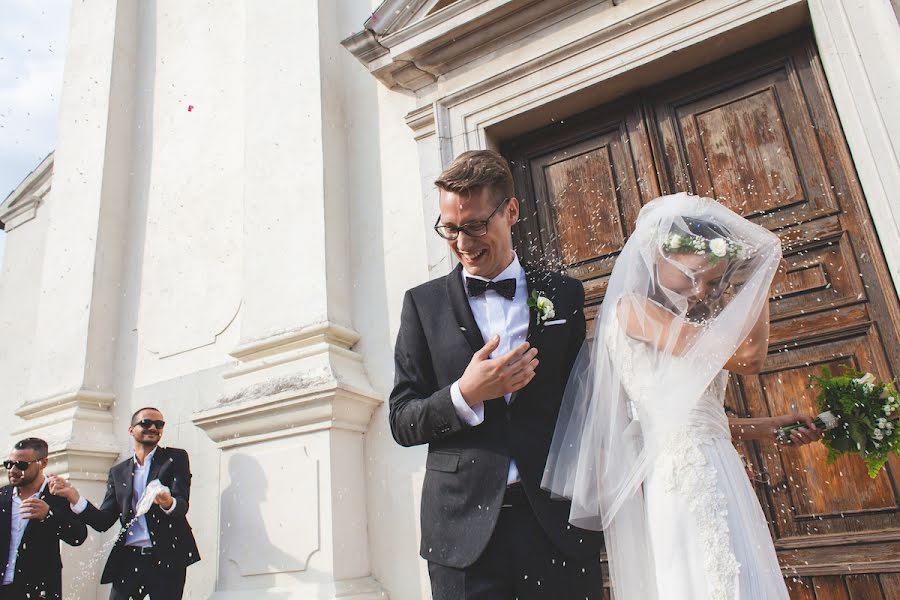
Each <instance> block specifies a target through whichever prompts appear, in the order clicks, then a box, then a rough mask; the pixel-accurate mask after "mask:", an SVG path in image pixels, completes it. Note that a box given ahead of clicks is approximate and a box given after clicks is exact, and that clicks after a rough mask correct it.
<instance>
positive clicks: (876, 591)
mask: <svg viewBox="0 0 900 600" xmlns="http://www.w3.org/2000/svg"><path fill="white" fill-rule="evenodd" d="M846 582H847V591H848V592H849V593H850V600H870V599H872V598H882V597H883V594H882V592H881V585H880V584H879V583H878V577H877V576H875V575H851V576H849V577H847V578H846Z"/></svg>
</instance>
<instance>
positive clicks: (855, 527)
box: [741, 327, 900, 540]
mask: <svg viewBox="0 0 900 600" xmlns="http://www.w3.org/2000/svg"><path fill="white" fill-rule="evenodd" d="M844 364H849V365H851V366H853V367H855V368H858V369H862V370H866V371H871V372H872V373H875V374H877V375H880V376H882V377H884V376H885V374H889V373H890V370H889V368H888V363H887V360H886V358H885V356H884V351H883V348H882V344H881V340H880V338H879V336H878V333H877V331H876V330H875V328H872V327H870V328H869V329H868V330H867V331H866V332H865V333H864V334H861V335H857V336H855V337H853V338H849V339H843V340H839V341H835V342H831V343H824V344H817V345H812V346H807V347H802V348H796V349H788V350H784V351H781V352H777V353H775V354H773V355H771V356H770V359H769V360H768V361H767V363H766V367H765V369H764V371H763V372H762V373H760V374H759V375H758V376H743V377H741V381H742V386H741V389H742V390H743V392H744V395H745V398H746V401H747V404H748V409H749V414H750V415H751V416H766V415H769V414H787V413H792V412H801V413H806V414H815V413H817V412H818V410H817V408H816V407H815V406H814V392H815V391H814V390H812V389H808V388H807V387H806V386H807V384H808V381H809V376H810V375H815V374H818V372H819V369H820V368H821V367H822V366H829V367H831V368H832V369H837V368H838V366H839V365H844ZM760 451H761V452H760V454H761V458H762V463H763V467H764V469H765V471H766V472H767V473H768V476H769V478H770V482H771V483H770V485H769V487H768V489H767V490H765V493H763V494H761V498H760V500H761V502H762V503H763V504H764V505H765V504H769V505H771V507H772V511H771V513H772V514H771V516H772V518H773V519H774V525H775V539H776V540H778V539H780V538H786V537H793V536H800V535H821V534H827V533H838V532H850V531H859V530H865V529H868V528H872V529H882V528H884V527H895V528H898V527H900V521H898V517H897V513H896V510H897V508H898V501H897V494H896V492H895V488H894V484H893V473H894V472H900V471H896V469H897V465H896V464H895V463H893V462H892V463H890V464H889V465H888V467H887V469H888V472H886V473H882V474H881V475H879V477H878V478H876V479H875V480H874V481H873V480H870V479H869V477H868V475H867V473H866V470H865V467H864V465H863V463H862V461H860V460H859V459H858V458H856V457H844V458H841V459H839V460H838V461H837V462H835V463H834V464H832V465H828V464H827V463H826V460H825V455H826V452H825V448H824V447H823V446H821V445H819V444H815V445H809V446H803V447H799V448H794V447H791V446H786V447H777V446H775V445H768V446H766V447H761V448H760Z"/></svg>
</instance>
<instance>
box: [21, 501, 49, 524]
mask: <svg viewBox="0 0 900 600" xmlns="http://www.w3.org/2000/svg"><path fill="white" fill-rule="evenodd" d="M21 511H22V518H23V519H28V520H30V521H33V520H37V521H43V520H44V519H46V518H47V515H49V514H50V505H49V504H47V503H46V502H44V501H43V500H41V499H40V498H26V499H25V500H22V509H21Z"/></svg>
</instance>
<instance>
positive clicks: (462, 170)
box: [434, 150, 514, 200]
mask: <svg viewBox="0 0 900 600" xmlns="http://www.w3.org/2000/svg"><path fill="white" fill-rule="evenodd" d="M434 185H436V186H437V187H439V188H440V189H442V190H445V191H448V192H455V193H457V194H461V195H465V194H470V193H472V192H475V191H478V190H479V189H481V188H484V187H489V188H493V189H494V190H495V191H497V192H499V193H500V194H501V198H509V197H510V196H512V195H513V194H514V191H513V177H512V171H510V170H509V164H508V163H507V162H506V159H505V158H503V157H502V156H500V155H499V154H497V153H496V152H494V151H493V150H470V151H468V152H463V153H462V154H460V155H459V156H457V157H456V158H455V159H454V160H453V163H452V164H451V165H450V166H449V167H447V168H446V169H445V170H444V172H443V173H441V175H440V177H438V178H437V179H436V180H435V182H434ZM499 199H500V198H498V200H499Z"/></svg>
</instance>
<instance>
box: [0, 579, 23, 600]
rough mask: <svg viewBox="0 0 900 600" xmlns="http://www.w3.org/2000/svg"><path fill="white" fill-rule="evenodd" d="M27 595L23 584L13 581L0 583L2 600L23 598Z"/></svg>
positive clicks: (0, 597)
mask: <svg viewBox="0 0 900 600" xmlns="http://www.w3.org/2000/svg"><path fill="white" fill-rule="evenodd" d="M24 597H25V593H24V592H23V590H22V588H21V586H18V585H16V584H15V583H11V584H9V585H0V600H22V598H24Z"/></svg>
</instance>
